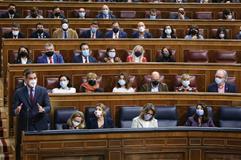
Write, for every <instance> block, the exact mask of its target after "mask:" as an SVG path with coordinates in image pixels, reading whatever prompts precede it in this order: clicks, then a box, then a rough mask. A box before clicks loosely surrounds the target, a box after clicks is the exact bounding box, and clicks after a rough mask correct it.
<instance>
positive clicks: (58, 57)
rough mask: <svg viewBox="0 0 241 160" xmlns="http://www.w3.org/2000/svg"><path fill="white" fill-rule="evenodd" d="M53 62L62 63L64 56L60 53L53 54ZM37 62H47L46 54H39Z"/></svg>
mask: <svg viewBox="0 0 241 160" xmlns="http://www.w3.org/2000/svg"><path fill="white" fill-rule="evenodd" d="M53 59H54V63H64V58H63V56H62V55H61V54H56V53H54V54H53ZM37 63H48V56H46V54H44V55H42V56H39V57H38V59H37Z"/></svg>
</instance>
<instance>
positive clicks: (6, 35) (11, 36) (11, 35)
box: [3, 31, 25, 38]
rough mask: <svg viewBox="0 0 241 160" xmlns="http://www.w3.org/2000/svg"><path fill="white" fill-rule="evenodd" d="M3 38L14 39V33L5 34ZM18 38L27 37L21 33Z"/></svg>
mask: <svg viewBox="0 0 241 160" xmlns="http://www.w3.org/2000/svg"><path fill="white" fill-rule="evenodd" d="M3 37H4V38H13V33H12V31H10V32H7V33H5V34H4V35H3ZM18 38H25V36H24V34H23V33H21V32H19V34H18Z"/></svg>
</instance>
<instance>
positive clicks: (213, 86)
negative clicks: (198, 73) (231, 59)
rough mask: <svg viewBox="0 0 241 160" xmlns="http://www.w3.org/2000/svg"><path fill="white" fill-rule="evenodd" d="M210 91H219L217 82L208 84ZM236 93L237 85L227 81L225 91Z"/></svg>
mask: <svg viewBox="0 0 241 160" xmlns="http://www.w3.org/2000/svg"><path fill="white" fill-rule="evenodd" d="M208 92H218V85H217V83H215V82H214V83H211V84H210V85H209V86H208ZM226 92H227V93H236V86H235V85H233V84H230V83H225V93H226Z"/></svg>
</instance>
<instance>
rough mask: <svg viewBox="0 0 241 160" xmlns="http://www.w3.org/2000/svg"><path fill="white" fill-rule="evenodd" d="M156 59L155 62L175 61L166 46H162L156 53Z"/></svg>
mask: <svg viewBox="0 0 241 160" xmlns="http://www.w3.org/2000/svg"><path fill="white" fill-rule="evenodd" d="M156 61H157V62H176V61H175V59H174V57H173V55H172V51H171V50H170V49H168V48H167V47H163V48H162V49H161V53H160V54H159V55H158V57H157V60H156Z"/></svg>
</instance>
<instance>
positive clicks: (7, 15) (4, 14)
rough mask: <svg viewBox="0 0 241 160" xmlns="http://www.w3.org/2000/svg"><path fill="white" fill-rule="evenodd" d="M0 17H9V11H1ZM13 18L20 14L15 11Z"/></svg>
mask: <svg viewBox="0 0 241 160" xmlns="http://www.w3.org/2000/svg"><path fill="white" fill-rule="evenodd" d="M0 17H1V18H9V13H8V11H7V12H5V13H3V14H2V15H1V16H0ZM13 18H20V16H19V14H18V13H15V14H14V16H13Z"/></svg>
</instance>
